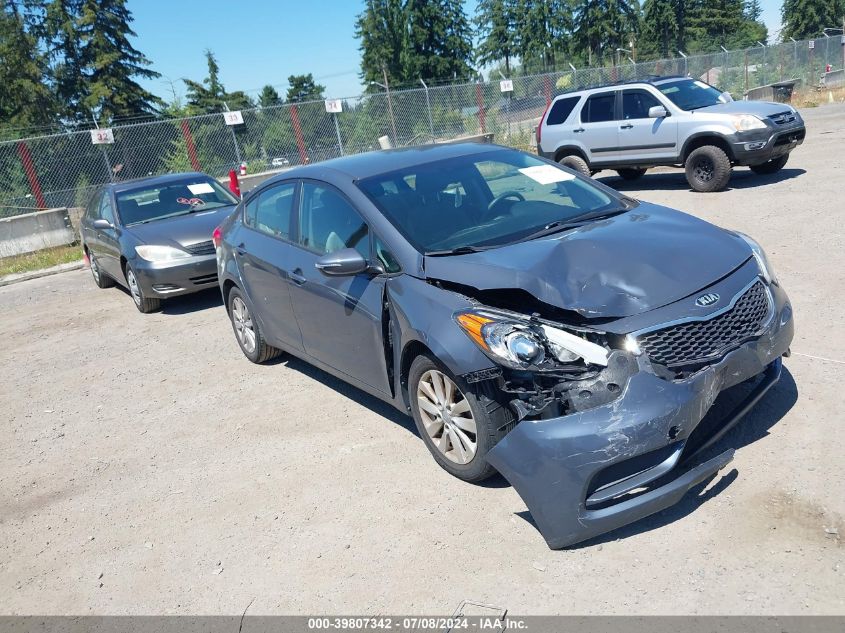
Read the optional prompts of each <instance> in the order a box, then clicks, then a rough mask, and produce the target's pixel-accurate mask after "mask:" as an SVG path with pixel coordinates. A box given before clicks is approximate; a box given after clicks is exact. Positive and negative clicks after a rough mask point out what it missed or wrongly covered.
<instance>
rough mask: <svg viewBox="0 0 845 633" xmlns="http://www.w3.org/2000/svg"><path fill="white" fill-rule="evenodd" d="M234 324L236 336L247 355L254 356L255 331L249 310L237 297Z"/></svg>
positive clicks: (233, 305) (233, 306) (233, 308)
mask: <svg viewBox="0 0 845 633" xmlns="http://www.w3.org/2000/svg"><path fill="white" fill-rule="evenodd" d="M232 323H233V324H234V325H235V335H236V336H237V337H238V341H240V343H241V346H242V347H243V348H244V350H245V351H246V352H247V354H252V353H253V352H254V351H255V329H254V328H253V325H252V316H251V315H250V313H249V308H247V307H246V303H244V300H243V299H241V298H240V297H235V298H234V300H233V301H232Z"/></svg>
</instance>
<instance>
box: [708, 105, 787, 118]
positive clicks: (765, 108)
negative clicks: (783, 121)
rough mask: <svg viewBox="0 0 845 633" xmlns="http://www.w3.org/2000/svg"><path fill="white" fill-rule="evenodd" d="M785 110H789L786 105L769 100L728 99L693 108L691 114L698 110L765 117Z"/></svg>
mask: <svg viewBox="0 0 845 633" xmlns="http://www.w3.org/2000/svg"><path fill="white" fill-rule="evenodd" d="M787 111H789V106H788V105H784V104H782V103H772V102H771V101H730V102H728V103H718V104H716V105H712V106H707V107H706V108H699V109H698V110H693V114H695V113H698V112H703V113H711V114H753V115H756V116H758V117H760V118H763V119H765V118H766V117H769V116H772V115H774V114H778V113H780V112H787Z"/></svg>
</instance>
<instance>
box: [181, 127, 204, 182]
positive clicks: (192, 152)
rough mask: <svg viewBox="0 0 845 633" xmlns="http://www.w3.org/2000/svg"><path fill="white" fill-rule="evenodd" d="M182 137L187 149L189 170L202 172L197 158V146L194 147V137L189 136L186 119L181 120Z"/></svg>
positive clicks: (189, 129) (189, 130) (189, 128)
mask: <svg viewBox="0 0 845 633" xmlns="http://www.w3.org/2000/svg"><path fill="white" fill-rule="evenodd" d="M181 125H182V136H184V137H185V145H186V146H187V147H188V159H189V160H190V161H191V169H193V170H194V171H202V165H200V160H199V158H197V146H196V145H194V137H193V136H191V127H190V126H189V125H188V119H182V122H181Z"/></svg>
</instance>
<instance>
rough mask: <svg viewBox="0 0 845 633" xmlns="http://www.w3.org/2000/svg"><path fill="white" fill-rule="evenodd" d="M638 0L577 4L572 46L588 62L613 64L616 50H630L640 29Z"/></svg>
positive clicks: (585, 0) (596, 0)
mask: <svg viewBox="0 0 845 633" xmlns="http://www.w3.org/2000/svg"><path fill="white" fill-rule="evenodd" d="M639 10H640V7H639V2H637V0H580V1H579V2H578V6H577V12H576V17H575V42H576V45H577V46H578V48H580V50H581V51H583V52H586V53H587V56H588V61H589V62H591V63H592V61H593V60H594V59H595V58H597V59H598V61H599V62H600V63H604V62H605V61H613V60H614V58H615V54H616V49H617V48H630V46H629V40H630V38H631V36H632V35H635V34H636V32H637V31H638V27H639Z"/></svg>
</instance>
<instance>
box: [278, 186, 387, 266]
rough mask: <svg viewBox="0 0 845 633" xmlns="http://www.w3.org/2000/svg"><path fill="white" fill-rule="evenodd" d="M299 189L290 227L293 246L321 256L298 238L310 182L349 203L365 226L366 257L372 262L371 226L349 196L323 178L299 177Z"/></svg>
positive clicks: (373, 243) (373, 258)
mask: <svg viewBox="0 0 845 633" xmlns="http://www.w3.org/2000/svg"><path fill="white" fill-rule="evenodd" d="M298 182H299V190H298V192H297V193H296V194H295V195H296V196H297V199H296V203H295V205H294V207H295V213H296V216H295V217H294V221H293V226H292V227H291V233H292V234H293V233H295V235H291V239H292V240H293V241H292V242H291V243H292V245H293V246H296V247H297V248H301V249H302V250H304V251H306V252H308V253H311V254H313V255H320V256H322V255H323V253H321V252H320V251H319V250H315V249H313V248H309V247H308V246H305V245H304V244H303V243H302V240H301V239H300V237H301V233H302V226H301V222H300V220H301V218H302V208H303V204H304V195H305V185H306V184H311V185H314V186H316V187H323V188H324V189H330V190H331V191H333V192H334V193H336V194H337V195H338V196H340V198H341V199H342V200H343V201H344V202H346V204H348V205H349V207H350V208H351V209H352V210H353V211H354V212H355V213H356V214H357V215H358V217H359V218H361V221H362V222H363V223H364V226H366V227H367V241H368V242H369V244H368V248H367V250H368V252H369V257H368V258H367V259H368V261H370V262H372V261H374V260H375V242H374V241H373V227H372V226H371V225H370V222H369V220H367V218H366V217H364V214H363V213H361V210H360V209H359V208H358V207H357V206H356V205H355V204H354V203H353V202H352V201H351V200H350V199H349V197H348V196H347V195H346V194H345V193H344V192H343V191H341V190H340V189H339V188H338V187H336V186H334V185H333V184H331V183H329V182H325V181H323V180H315V179H313V178H300V179H299V181H298Z"/></svg>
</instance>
